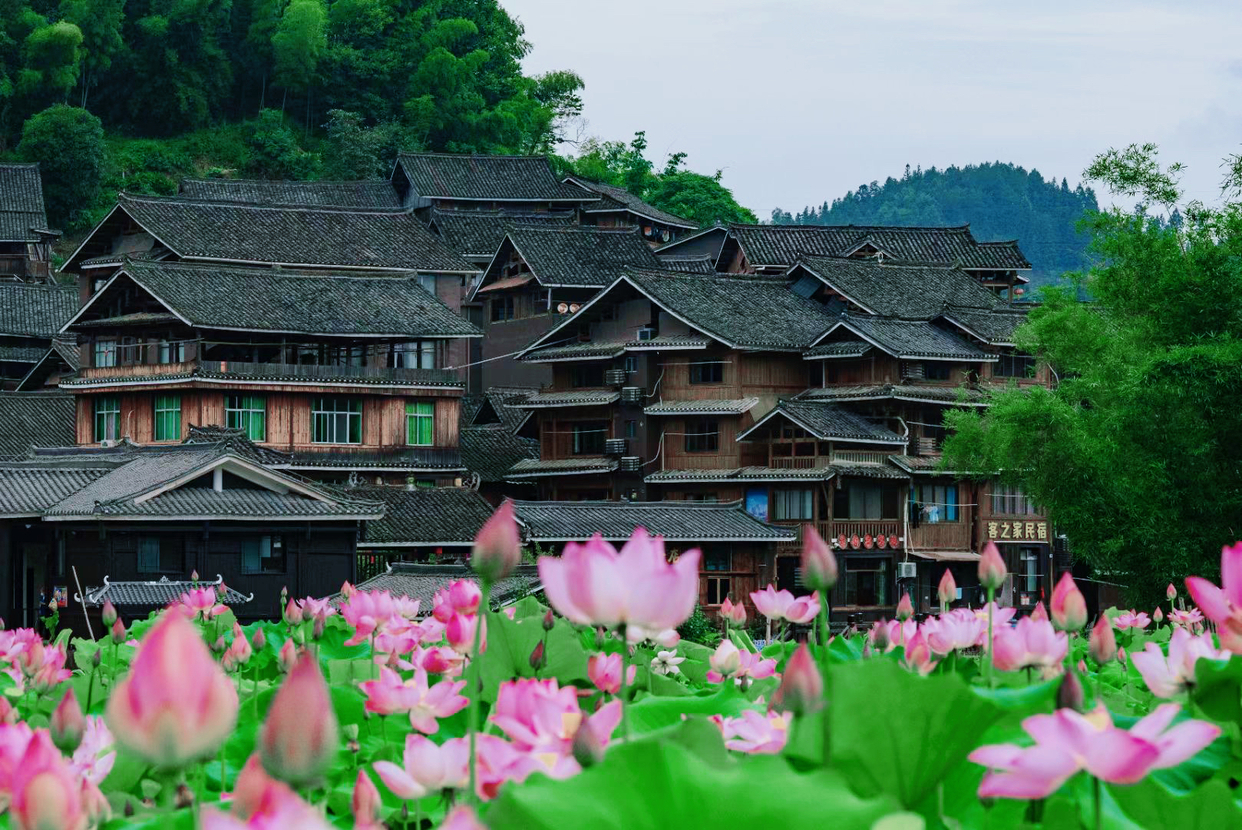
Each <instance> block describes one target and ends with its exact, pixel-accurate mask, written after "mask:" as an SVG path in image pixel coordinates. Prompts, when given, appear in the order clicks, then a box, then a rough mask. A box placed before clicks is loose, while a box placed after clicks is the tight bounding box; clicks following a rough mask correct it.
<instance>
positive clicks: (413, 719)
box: [406, 668, 470, 735]
mask: <svg viewBox="0 0 1242 830" xmlns="http://www.w3.org/2000/svg"><path fill="white" fill-rule="evenodd" d="M406 688H407V690H408V691H407V694H408V695H409V698H408V700H409V704H410V705H409V710H410V725H411V726H413V727H414V728H415V729H417V730H418V731H419V732H422V733H423V734H425V735H434V734H435V733H436V732H438V731H439V730H440V724H439V719H440V718H448V717H452V716H453V715H455V714H457V713H458V712H460V711H461V710H462V709H465V708H466V706H468V705H469V703H470V701H469V700H467V699H466V698H465V697H463V696H462V695H461V694H459V692H460V691H461V690H462V689H464V688H466V681H464V680H441V681H440V682H439V683H436V685H434V686H428V684H427V672H426V671H425V670H423V669H422V668H417V669H415V670H414V677H413V678H412V679H411V680H409V681H407V682H406Z"/></svg>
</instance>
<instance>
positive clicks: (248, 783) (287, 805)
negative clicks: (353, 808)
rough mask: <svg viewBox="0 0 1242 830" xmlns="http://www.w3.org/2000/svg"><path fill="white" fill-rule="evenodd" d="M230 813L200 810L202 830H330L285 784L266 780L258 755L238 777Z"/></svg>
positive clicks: (313, 810) (313, 809) (252, 757)
mask: <svg viewBox="0 0 1242 830" xmlns="http://www.w3.org/2000/svg"><path fill="white" fill-rule="evenodd" d="M231 807H232V812H231V813H222V812H220V811H219V810H214V809H208V810H204V811H203V817H202V827H203V830H246V828H249V830H286V829H287V828H293V827H296V828H298V829H299V830H331V828H330V825H329V824H328V823H327V822H325V821H324V819H323V816H322V814H321V813H320V812H319V811H318V810H316V809H315V808H314V807H312V806H310V805H309V804H307V803H306V802H304V801H302V799H300V798H298V796H297V793H295V792H294V791H293V790H291V789H290V788H289V786H288V785H287V784H283V783H281V782H280V781H276V780H275V779H272V778H270V777H268V775H267V774H266V773H265V772H264V771H263V766H262V765H261V764H260V763H259V757H258V756H257V755H252V756H250V760H248V761H247V762H246V765H245V766H244V767H243V768H242V771H241V773H240V774H239V775H238V776H237V783H236V786H235V788H234V790H233V798H232V801H231Z"/></svg>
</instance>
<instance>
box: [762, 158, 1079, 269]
mask: <svg viewBox="0 0 1242 830" xmlns="http://www.w3.org/2000/svg"><path fill="white" fill-rule="evenodd" d="M1097 207H1098V206H1097V204H1096V200H1095V192H1094V191H1092V190H1091V189H1090V188H1084V187H1083V186H1082V185H1079V186H1078V187H1075V188H1070V186H1069V184H1068V183H1067V182H1066V181H1065V179H1061V181H1060V182H1059V183H1058V182H1056V181H1055V180H1050V179H1045V178H1044V177H1043V176H1041V175H1040V174H1039V171H1038V170H1031V171H1029V172H1028V171H1027V170H1025V169H1024V168H1022V167H1019V166H1017V165H1014V164H1002V163H1000V162H996V163H988V164H980V165H968V166H966V167H948V168H945V169H943V170H937V169H936V168H934V167H933V168H930V169H928V170H911V169H910V168H909V167H907V168H906V172H905V174H904V175H902V177H901V178H900V179H894V178H891V177H890V178H889V179H887V180H886V181H885V182H884V183H883V184H881V183H879V182H872V183H871V184H869V185H868V184H864V185H862V186H860V187H859V188H858V189H857V190H853V191H850V192H849V193H847V194H845V196H843V197H841V198H839V199H835V200H834V201H833V202H832V204H828V203H827V202H825V203H824V204H822V205H820V206H819V207H818V208H814V207H808V208H806V209H805V210H802V211H800V212H799V213H797V214H790V213H788V212H786V211H783V210H780V209H779V208H778V209H776V210H774V211H773V212H772V221H773V222H774V223H776V224H785V225H788V224H799V225H849V224H854V225H964V224H967V223H969V224H970V229H971V232H972V233H973V234H974V235H975V237H976V238H978V239H979V240H981V241H994V240H1000V239H1017V240H1018V241H1019V243H1020V244H1021V246H1022V250H1023V252H1024V253H1025V254H1026V256H1027V258H1028V259H1029V260H1030V261H1031V264H1032V265H1033V266H1034V270H1033V273H1032V275H1031V276H1032V279H1031V282H1032V284H1033V285H1041V284H1045V283H1048V282H1052V281H1054V280H1055V279H1056V278H1057V277H1058V276H1059V275H1060V274H1062V273H1064V272H1066V271H1072V270H1077V269H1079V268H1082V267H1083V265H1084V254H1085V250H1086V246H1087V237H1086V235H1085V234H1081V233H1079V232H1078V231H1077V230H1076V225H1077V223H1078V220H1079V219H1080V218H1081V217H1082V215H1083V213H1084V212H1085V211H1088V210H1095V209H1097Z"/></svg>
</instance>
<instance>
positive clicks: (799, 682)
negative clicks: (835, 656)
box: [772, 643, 824, 715]
mask: <svg viewBox="0 0 1242 830" xmlns="http://www.w3.org/2000/svg"><path fill="white" fill-rule="evenodd" d="M823 705H824V678H823V676H822V675H821V674H820V673H819V667H818V666H816V665H815V660H814V659H813V658H812V657H811V652H810V650H809V649H808V648H807V647H806V643H802V644H801V645H799V646H798V648H797V650H796V651H794V653H793V656H792V657H790V658H789V662H788V663H786V664H785V672H784V673H783V674H782V675H781V685H780V686H779V687H777V689H776V692H775V693H774V694H773V695H772V708H773V709H774V710H776V711H778V712H791V713H793V714H795V715H800V714H803V713H806V712H815V711H818V710H819V709H821V708H823Z"/></svg>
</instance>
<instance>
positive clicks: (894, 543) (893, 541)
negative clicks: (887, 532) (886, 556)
mask: <svg viewBox="0 0 1242 830" xmlns="http://www.w3.org/2000/svg"><path fill="white" fill-rule="evenodd" d="M888 546H889V547H890V548H892V549H893V550H897V537H896V536H889V537H888Z"/></svg>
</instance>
